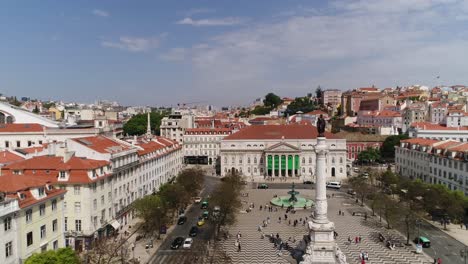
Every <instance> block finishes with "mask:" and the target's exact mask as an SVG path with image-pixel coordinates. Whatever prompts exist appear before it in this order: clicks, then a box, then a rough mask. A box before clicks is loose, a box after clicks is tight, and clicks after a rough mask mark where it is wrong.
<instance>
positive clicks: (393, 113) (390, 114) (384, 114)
mask: <svg viewBox="0 0 468 264" xmlns="http://www.w3.org/2000/svg"><path fill="white" fill-rule="evenodd" d="M377 116H381V117H400V116H401V114H400V113H399V112H396V111H390V110H383V111H381V112H380V113H379V114H378V115H377Z"/></svg>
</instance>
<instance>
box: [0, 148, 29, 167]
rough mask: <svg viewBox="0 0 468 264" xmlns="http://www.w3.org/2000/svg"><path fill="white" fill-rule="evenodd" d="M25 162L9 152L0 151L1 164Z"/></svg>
mask: <svg viewBox="0 0 468 264" xmlns="http://www.w3.org/2000/svg"><path fill="white" fill-rule="evenodd" d="M21 160H24V158H22V157H20V156H18V155H16V154H14V153H11V152H10V151H8V150H3V151H0V164H8V163H12V162H16V161H21Z"/></svg>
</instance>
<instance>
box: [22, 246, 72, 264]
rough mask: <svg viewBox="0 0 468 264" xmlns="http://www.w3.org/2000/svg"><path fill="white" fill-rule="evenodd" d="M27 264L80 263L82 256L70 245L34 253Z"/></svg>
mask: <svg viewBox="0 0 468 264" xmlns="http://www.w3.org/2000/svg"><path fill="white" fill-rule="evenodd" d="M24 263H25V264H63V263H67V264H80V263H81V261H80V258H79V257H78V255H77V254H76V253H75V251H74V250H73V249H71V248H69V247H66V248H59V249H58V250H48V251H46V252H42V253H34V254H33V255H32V256H30V257H29V258H28V259H26V261H25V262H24Z"/></svg>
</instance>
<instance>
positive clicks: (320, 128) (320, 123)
mask: <svg viewBox="0 0 468 264" xmlns="http://www.w3.org/2000/svg"><path fill="white" fill-rule="evenodd" d="M326 124H327V121H325V119H324V118H323V115H322V114H321V115H320V117H319V118H318V119H317V132H318V136H319V137H325V126H326Z"/></svg>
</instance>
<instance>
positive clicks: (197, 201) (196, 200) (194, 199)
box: [193, 197, 201, 203]
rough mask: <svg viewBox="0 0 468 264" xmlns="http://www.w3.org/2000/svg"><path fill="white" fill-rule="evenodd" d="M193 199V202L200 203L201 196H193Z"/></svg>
mask: <svg viewBox="0 0 468 264" xmlns="http://www.w3.org/2000/svg"><path fill="white" fill-rule="evenodd" d="M193 201H194V202H195V203H200V202H201V197H195V198H193Z"/></svg>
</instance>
